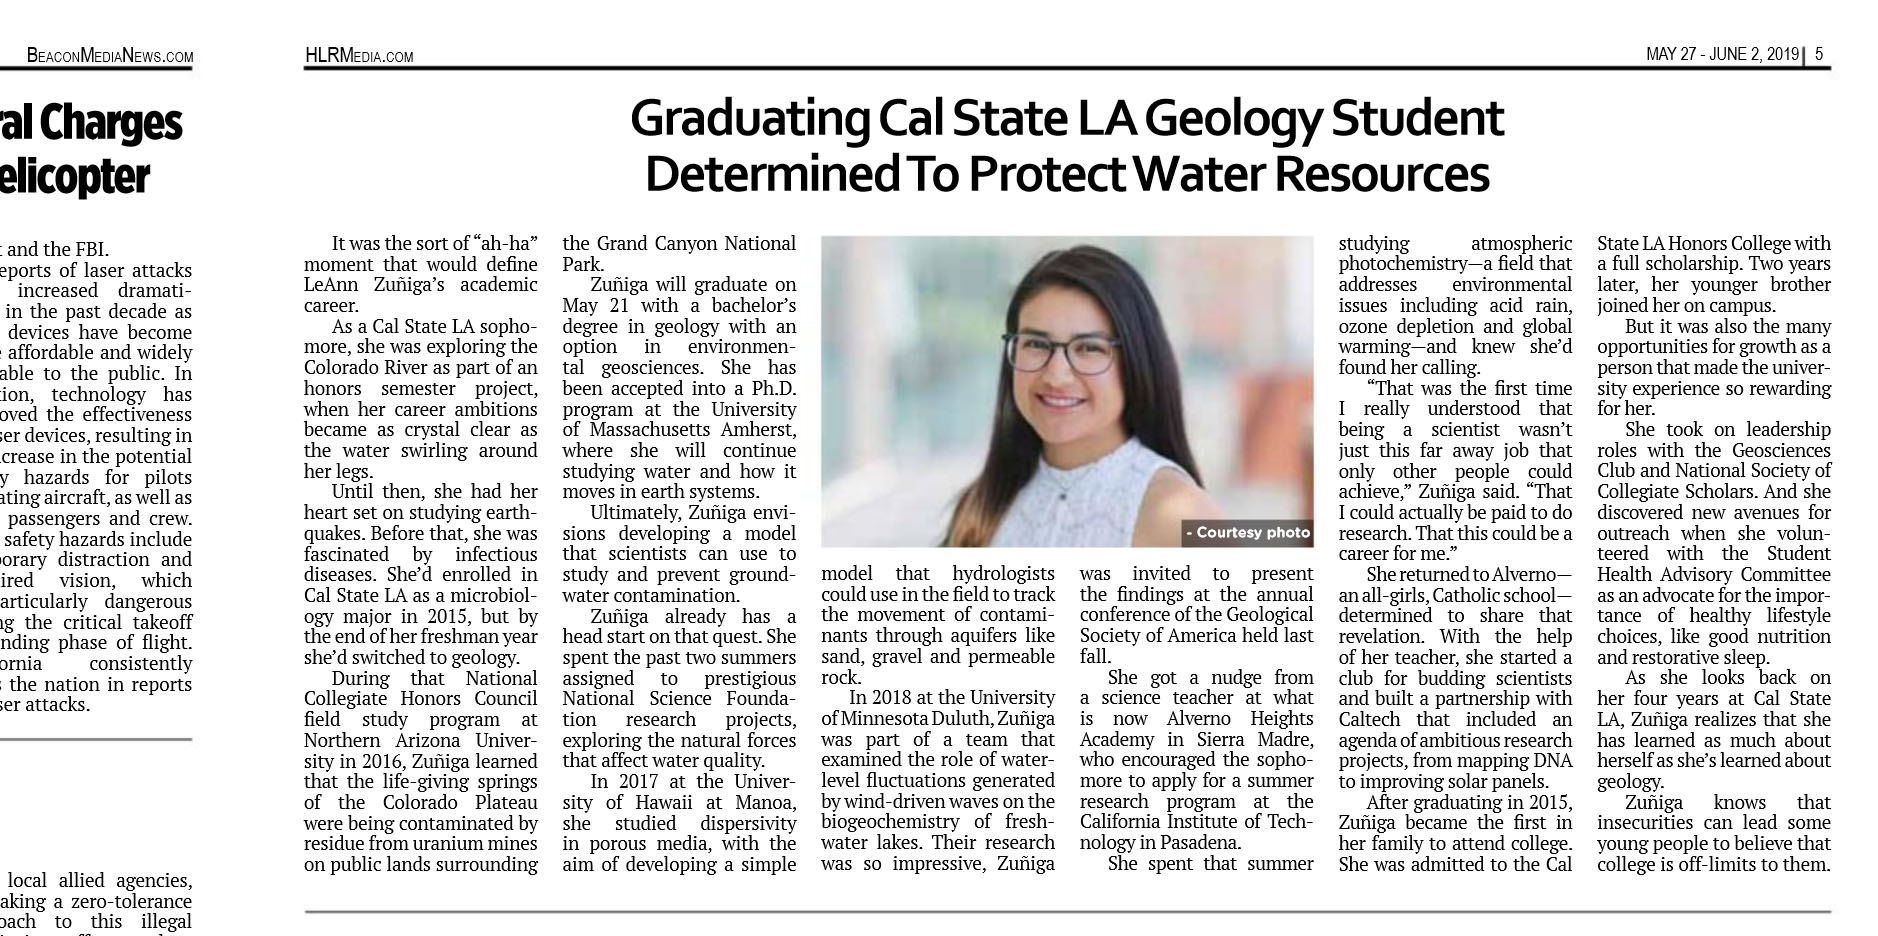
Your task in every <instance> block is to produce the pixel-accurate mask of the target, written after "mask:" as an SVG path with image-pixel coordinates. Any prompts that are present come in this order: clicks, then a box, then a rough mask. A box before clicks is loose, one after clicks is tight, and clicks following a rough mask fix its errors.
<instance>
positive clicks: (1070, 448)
mask: <svg viewBox="0 0 1878 936" xmlns="http://www.w3.org/2000/svg"><path fill="white" fill-rule="evenodd" d="M1127 441H1128V433H1127V431H1125V430H1124V429H1122V427H1121V426H1116V427H1115V428H1114V430H1113V431H1110V432H1100V433H1096V434H1093V435H1089V436H1084V437H1083V438H1080V439H1077V440H1076V441H1074V442H1063V443H1059V444H1056V445H1051V444H1049V443H1045V444H1044V446H1043V460H1044V462H1045V463H1047V464H1048V465H1049V466H1050V467H1052V468H1057V469H1061V470H1063V471H1068V470H1070V469H1072V468H1081V467H1082V466H1084V465H1087V464H1090V463H1091V462H1095V461H1099V460H1101V459H1102V458H1103V457H1104V456H1106V455H1108V454H1109V453H1111V452H1113V451H1115V450H1116V449H1118V448H1121V447H1122V445H1123V443H1125V442H1127Z"/></svg>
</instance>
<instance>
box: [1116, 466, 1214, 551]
mask: <svg viewBox="0 0 1878 936" xmlns="http://www.w3.org/2000/svg"><path fill="white" fill-rule="evenodd" d="M1217 519H1219V505H1218V504H1215V503H1213V497H1212V495H1210V494H1208V493H1206V490H1205V489H1204V488H1202V487H1200V486H1199V485H1197V484H1194V483H1193V479H1191V478H1189V477H1187V475H1186V473H1185V472H1183V471H1180V470H1179V469H1176V468H1162V469H1161V470H1160V471H1157V472H1155V473H1154V478H1153V480H1151V481H1149V482H1148V489H1147V490H1146V491H1145V492H1143V493H1142V495H1141V512H1140V513H1139V514H1137V515H1136V516H1135V537H1134V545H1136V546H1179V545H1180V521H1182V520H1217Z"/></svg>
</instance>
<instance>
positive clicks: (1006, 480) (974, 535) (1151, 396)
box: [945, 245, 1200, 546]
mask: <svg viewBox="0 0 1878 936" xmlns="http://www.w3.org/2000/svg"><path fill="white" fill-rule="evenodd" d="M1052 287H1063V288H1068V289H1074V290H1076V291H1078V292H1081V293H1083V294H1085V295H1087V296H1089V297H1090V298H1092V299H1094V300H1095V301H1096V303H1097V304H1098V305H1100V306H1102V308H1103V310H1104V311H1106V312H1107V313H1108V315H1109V322H1110V323H1111V324H1112V325H1113V326H1114V328H1115V337H1116V339H1117V340H1118V341H1120V342H1121V362H1120V365H1119V366H1120V367H1121V369H1122V394H1123V397H1122V426H1123V428H1125V429H1126V430H1127V431H1128V433H1129V434H1130V435H1133V436H1134V437H1135V438H1137V439H1139V440H1141V444H1143V445H1145V446H1147V447H1148V448H1150V449H1153V450H1154V451H1155V452H1158V453H1159V454H1161V455H1162V456H1164V457H1166V458H1167V459H1169V460H1171V461H1173V462H1174V463H1175V464H1177V465H1179V466H1180V467H1181V468H1184V469H1186V472H1187V474H1188V476H1189V477H1191V478H1193V481H1194V483H1195V484H1198V483H1200V470H1199V469H1198V468H1196V467H1195V466H1194V464H1193V452H1192V451H1191V450H1190V449H1189V448H1188V447H1187V423H1186V420H1185V418H1183V416H1182V415H1181V414H1182V410H1181V406H1180V367H1179V365H1178V364H1176V363H1175V361H1174V348H1173V345H1172V344H1170V343H1169V342H1168V340H1167V330H1166V329H1165V328H1163V327H1162V326H1161V311H1160V309H1159V308H1157V307H1156V306H1155V304H1154V297H1153V296H1152V295H1150V294H1149V293H1148V285H1147V284H1146V283H1144V282H1142V280H1141V274H1139V273H1136V272H1135V268H1134V267H1131V266H1129V265H1128V262H1127V261H1126V260H1123V259H1122V258H1120V257H1118V256H1116V255H1114V254H1112V253H1109V252H1108V251H1106V250H1103V249H1102V248H1100V247H1090V246H1087V245H1084V246H1079V247H1071V248H1069V249H1068V250H1053V251H1051V252H1049V253H1047V254H1044V255H1043V257H1042V259H1039V260H1038V261H1037V264H1036V265H1035V266H1033V267H1031V268H1030V272H1028V273H1025V274H1024V278H1023V279H1022V280H1021V281H1019V282H1018V284H1017V289H1016V290H1015V291H1013V292H1012V293H1011V304H1010V306H1009V307H1008V308H1007V309H1005V312H1004V330H1005V332H1007V333H1010V332H1015V331H1017V329H1018V322H1017V313H1018V310H1019V309H1020V308H1022V307H1023V305H1024V303H1026V302H1028V301H1030V298H1031V297H1032V296H1035V295H1036V294H1037V293H1039V292H1042V291H1043V290H1045V289H1049V288H1052ZM1042 454H1043V440H1042V439H1040V438H1038V436H1037V431H1036V430H1035V429H1033V428H1031V425H1030V423H1029V422H1028V421H1026V420H1025V419H1024V416H1023V414H1022V413H1019V412H1018V411H1017V401H1016V399H1015V398H1014V396H1013V394H1012V392H1011V367H1010V365H1009V364H1008V363H1006V364H1005V365H1004V367H1003V368H1002V369H1001V370H1000V371H999V373H998V401H997V411H996V414H995V415H994V416H993V417H992V422H991V447H990V449H989V450H988V451H987V452H986V453H985V466H984V469H983V470H982V471H980V472H979V474H978V480H976V481H973V482H972V483H971V485H970V486H968V487H966V488H965V490H964V492H963V493H961V494H960V495H959V501H958V506H957V507H955V508H954V509H953V511H952V523H951V525H950V526H949V527H948V528H947V530H946V538H945V545H947V546H988V545H990V544H991V538H992V536H993V535H995V534H996V533H997V531H998V525H999V524H1000V523H1002V522H1003V520H1004V512H1005V511H1006V510H1007V509H1009V508H1010V506H1011V501H1012V500H1015V499H1016V497H1017V492H1018V491H1020V490H1022V489H1023V487H1024V485H1025V484H1027V483H1028V482H1029V481H1030V479H1031V476H1032V475H1034V474H1036V473H1037V459H1038V458H1039V457H1040V456H1041V455H1042Z"/></svg>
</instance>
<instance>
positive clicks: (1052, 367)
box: [1043, 345, 1076, 380]
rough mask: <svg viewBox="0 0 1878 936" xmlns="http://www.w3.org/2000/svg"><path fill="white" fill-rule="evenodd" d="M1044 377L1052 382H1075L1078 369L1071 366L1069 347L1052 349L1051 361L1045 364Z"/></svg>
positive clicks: (1061, 346)
mask: <svg viewBox="0 0 1878 936" xmlns="http://www.w3.org/2000/svg"><path fill="white" fill-rule="evenodd" d="M1043 375H1044V376H1045V377H1048V378H1050V379H1051V380H1074V379H1075V378H1076V369H1075V368H1073V367H1071V366H1069V347H1068V346H1067V345H1057V346H1056V347H1054V348H1051V349H1050V359H1049V360H1048V361H1045V362H1043Z"/></svg>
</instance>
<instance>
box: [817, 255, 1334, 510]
mask: <svg viewBox="0 0 1878 936" xmlns="http://www.w3.org/2000/svg"><path fill="white" fill-rule="evenodd" d="M1076 244H1094V245H1096V246H1099V247H1103V248H1106V249H1108V250H1111V251H1114V252H1115V253H1116V254H1118V255H1120V256H1121V257H1122V258H1123V259H1125V260H1127V261H1128V262H1129V263H1130V264H1132V265H1134V267H1135V269H1137V270H1139V271H1140V272H1141V275H1142V278H1143V279H1145V280H1146V281H1147V284H1148V289H1149V291H1150V292H1152V293H1153V294H1154V299H1155V302H1156V303H1157V304H1158V305H1159V307H1160V310H1161V316H1162V319H1163V320H1164V322H1165V324H1166V327H1167V332H1168V335H1169V337H1170V338H1171V339H1172V341H1173V343H1174V353H1175V355H1176V356H1177V357H1178V358H1179V361H1180V376H1181V392H1182V398H1183V399H1184V401H1185V409H1186V419H1187V435H1188V439H1189V441H1190V443H1191V444H1192V446H1193V453H1194V458H1195V459H1196V460H1197V461H1198V463H1199V468H1200V472H1201V474H1202V475H1203V476H1204V477H1203V480H1204V481H1205V486H1206V488H1207V490H1208V491H1210V492H1211V493H1212V495H1213V498H1214V499H1215V500H1216V501H1217V502H1218V503H1219V505H1220V508H1221V510H1222V511H1223V513H1224V516H1226V517H1228V518H1232V519H1272V520H1306V519H1310V518H1311V487H1310V477H1311V425H1310V421H1311V254H1310V251H1311V242H1310V239H1309V238H1301V237H1191V238H1189V237H1141V238H1076V237H906V238H881V237H866V238H824V239H823V241H822V380H823V385H822V409H823V412H822V426H823V432H822V515H823V531H822V543H823V545H825V546H937V545H938V544H939V541H940V539H941V537H942V536H943V535H944V531H945V525H946V522H947V520H948V518H949V517H950V515H951V510H952V505H953V501H954V499H955V498H956V497H957V496H958V493H959V492H960V491H961V490H962V489H963V488H964V487H965V485H966V484H968V483H970V482H971V480H972V479H973V478H974V477H976V476H977V473H978V470H979V468H980V467H981V466H982V464H983V462H984V457H985V450H986V447H987V445H988V443H989V440H990V433H991V417H992V409H993V405H994V400H993V396H994V394H995V393H996V390H997V384H998V369H999V367H1001V366H1002V363H1003V359H1002V356H1001V354H1002V346H1001V343H1000V336H1001V335H1002V334H1003V332H1004V312H1005V307H1006V306H1007V305H1008V304H1009V302H1010V298H1011V291H1012V290H1013V289H1015V288H1016V286H1017V281H1018V280H1019V279H1020V278H1022V276H1023V275H1024V272H1025V271H1026V270H1028V269H1029V268H1030V267H1031V265H1032V264H1034V263H1035V262H1036V261H1037V259H1038V258H1039V257H1041V256H1042V255H1043V254H1044V253H1045V252H1046V251H1050V250H1055V249H1060V248H1064V247H1071V246H1074V245H1076Z"/></svg>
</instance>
